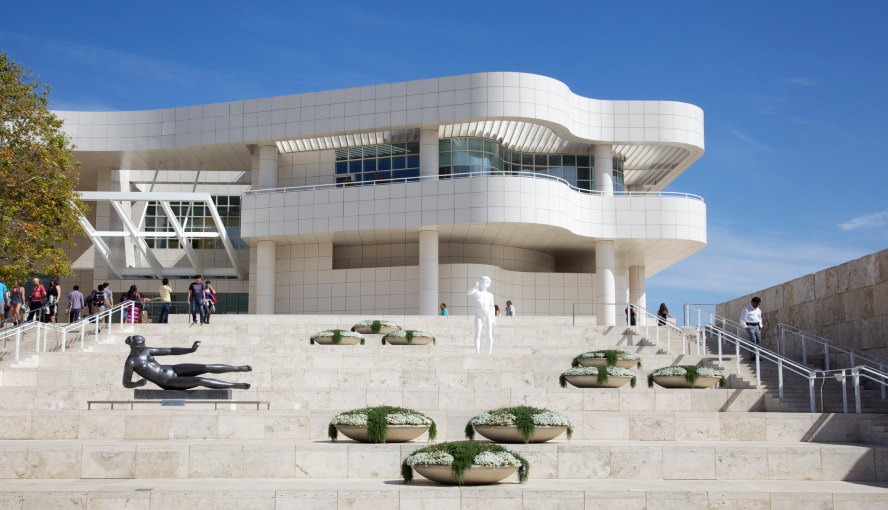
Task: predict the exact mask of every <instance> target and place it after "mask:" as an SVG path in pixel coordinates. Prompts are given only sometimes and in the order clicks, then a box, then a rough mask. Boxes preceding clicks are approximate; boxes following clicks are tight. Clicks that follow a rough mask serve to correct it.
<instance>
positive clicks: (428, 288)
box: [419, 230, 438, 315]
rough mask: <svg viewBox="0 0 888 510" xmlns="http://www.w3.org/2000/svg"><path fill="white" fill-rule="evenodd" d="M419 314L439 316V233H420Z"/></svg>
mask: <svg viewBox="0 0 888 510" xmlns="http://www.w3.org/2000/svg"><path fill="white" fill-rule="evenodd" d="M419 314H420V315H438V232H437V231H436V230H421V231H420V232H419Z"/></svg>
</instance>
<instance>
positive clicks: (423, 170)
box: [419, 129, 438, 288]
mask: <svg viewBox="0 0 888 510" xmlns="http://www.w3.org/2000/svg"><path fill="white" fill-rule="evenodd" d="M437 175H438V130H437V129H423V130H422V131H420V132H419V176H420V177H426V176H430V177H431V176H437ZM435 253H437V251H436V252H435ZM435 257H437V255H435ZM436 267H437V266H436ZM436 271H437V269H436ZM436 288H437V287H436Z"/></svg>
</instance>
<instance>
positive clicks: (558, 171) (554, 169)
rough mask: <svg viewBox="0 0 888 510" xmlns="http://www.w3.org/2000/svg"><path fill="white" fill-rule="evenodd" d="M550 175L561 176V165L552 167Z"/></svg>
mask: <svg viewBox="0 0 888 510" xmlns="http://www.w3.org/2000/svg"><path fill="white" fill-rule="evenodd" d="M549 175H551V176H552V177H559V178H560V177H561V175H562V174H561V167H552V168H550V169H549Z"/></svg>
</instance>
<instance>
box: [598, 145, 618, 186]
mask: <svg viewBox="0 0 888 510" xmlns="http://www.w3.org/2000/svg"><path fill="white" fill-rule="evenodd" d="M594 154H595V191H601V192H603V193H605V194H608V195H610V194H612V193H613V192H614V146H613V145H596V146H595V152H594Z"/></svg>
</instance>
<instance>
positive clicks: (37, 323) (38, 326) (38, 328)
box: [34, 322, 40, 352]
mask: <svg viewBox="0 0 888 510" xmlns="http://www.w3.org/2000/svg"><path fill="white" fill-rule="evenodd" d="M34 324H35V329H36V330H37V352H40V323H39V322H36V323H34Z"/></svg>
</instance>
